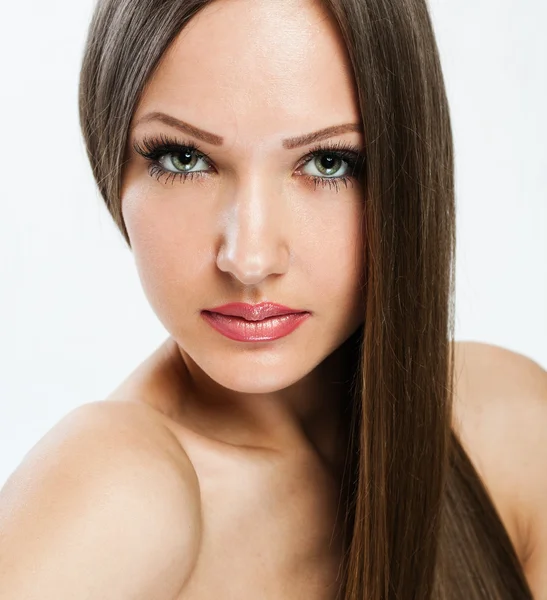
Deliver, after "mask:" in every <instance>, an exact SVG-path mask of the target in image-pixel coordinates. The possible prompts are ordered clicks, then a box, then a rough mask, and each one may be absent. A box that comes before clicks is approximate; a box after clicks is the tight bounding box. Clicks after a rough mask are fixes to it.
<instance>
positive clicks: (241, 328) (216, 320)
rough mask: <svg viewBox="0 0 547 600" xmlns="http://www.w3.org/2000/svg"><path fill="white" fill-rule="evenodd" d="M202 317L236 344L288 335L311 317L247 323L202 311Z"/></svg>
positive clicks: (289, 316) (299, 315)
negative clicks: (236, 342)
mask: <svg viewBox="0 0 547 600" xmlns="http://www.w3.org/2000/svg"><path fill="white" fill-rule="evenodd" d="M201 315H202V317H203V318H204V319H205V320H206V321H207V322H208V323H209V324H210V325H211V326H212V327H213V328H214V329H216V330H217V331H218V332H219V333H222V335H224V336H226V337H227V338H230V339H231V340H236V341H238V342H268V341H271V340H276V339H278V338H281V337H284V336H286V335H289V333H291V332H292V331H294V330H295V329H296V328H297V327H298V326H299V325H300V324H301V323H302V322H303V321H305V320H306V319H307V318H308V317H310V316H311V314H310V313H308V312H303V313H292V314H285V315H281V316H278V317H267V318H266V319H262V320H260V321H247V320H246V319H243V318H242V317H234V316H229V315H222V314H220V313H216V312H209V311H206V310H204V311H202V312H201Z"/></svg>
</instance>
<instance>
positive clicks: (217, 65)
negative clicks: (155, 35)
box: [134, 0, 360, 144]
mask: <svg viewBox="0 0 547 600" xmlns="http://www.w3.org/2000/svg"><path fill="white" fill-rule="evenodd" d="M150 111H162V112H166V113H168V114H171V115H173V116H175V117H178V118H180V119H183V120H185V121H189V122H191V123H193V124H195V125H196V126H198V127H200V128H203V129H206V130H209V131H214V132H215V133H218V135H222V136H225V137H226V138H227V139H229V140H235V138H236V135H237V139H238V140H241V141H242V143H251V144H258V143H269V142H271V143H275V142H276V141H277V140H278V139H279V138H281V137H285V136H286V135H287V134H290V133H292V132H295V133H301V132H306V131H311V130H314V129H319V128H321V127H328V126H331V125H335V124H339V123H346V122H350V121H353V122H359V121H360V114H359V110H358V105H357V102H356V92H355V85H354V82H353V76H352V73H351V68H350V63H349V59H348V56H347V50H346V48H345V45H344V42H343V40H342V38H341V36H340V34H339V32H338V30H337V28H336V25H335V24H334V22H333V21H332V19H331V18H330V16H329V15H328V13H326V12H325V11H324V9H323V8H322V7H321V6H320V5H319V3H318V2H316V1H313V0H275V2H272V0H216V1H214V2H212V3H211V4H209V5H208V6H206V8H205V9H204V10H202V11H201V12H200V13H198V14H197V15H196V16H195V17H194V18H193V19H192V20H191V21H190V22H189V24H188V25H187V26H186V27H185V29H184V30H183V31H182V32H181V33H180V34H179V36H178V37H177V38H176V40H175V42H174V43H173V44H172V46H171V47H170V48H169V50H168V51H167V52H166V54H165V55H164V57H163V59H162V61H161V63H160V66H159V68H158V70H157V71H156V72H155V74H154V76H153V78H152V79H151V80H150V82H149V84H148V86H147V89H146V90H145V93H144V95H143V97H142V100H141V103H140V105H139V107H138V108H137V111H136V113H135V116H134V120H138V119H139V118H140V117H141V116H142V115H143V114H145V113H148V112H150Z"/></svg>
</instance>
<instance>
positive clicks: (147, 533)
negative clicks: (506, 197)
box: [0, 0, 547, 600]
mask: <svg viewBox="0 0 547 600" xmlns="http://www.w3.org/2000/svg"><path fill="white" fill-rule="evenodd" d="M80 92H81V94H80V114H81V123H82V129H83V134H84V138H85V141H86V146H87V149H88V155H89V158H90V161H91V165H92V168H93V172H94V175H95V178H96V181H97V184H98V186H99V189H100V191H101V193H102V196H103V198H104V200H105V202H106V203H107V206H108V208H109V210H110V212H111V214H112V216H113V218H114V220H115V222H116V223H117V225H118V227H119V228H120V231H121V233H122V234H123V235H124V237H125V240H126V241H127V243H128V245H129V247H130V248H131V250H132V252H133V254H134V256H135V260H136V264H137V269H138V272H139V275H140V277H141V281H142V283H143V287H144V290H145V292H146V295H147V297H148V299H149V301H150V304H151V306H152V308H153V309H154V311H155V312H156V314H157V315H158V317H159V319H160V320H161V322H162V323H163V325H164V326H165V328H166V329H167V331H168V332H169V334H170V337H169V338H168V339H167V340H166V342H165V343H164V344H163V345H162V346H161V347H160V348H158V349H157V350H156V351H155V352H154V353H153V354H152V355H151V356H150V358H149V359H148V360H147V361H145V362H144V363H143V364H142V365H139V367H138V368H137V369H136V370H135V371H134V372H133V373H132V374H131V376H130V377H128V378H127V379H126V380H125V381H124V382H123V384H122V385H120V387H119V388H118V389H116V390H115V391H114V392H113V393H112V394H111V395H110V396H109V398H108V399H107V401H106V402H98V403H93V404H89V405H85V406H82V407H80V408H78V409H77V410H76V411H73V412H72V413H71V414H70V415H68V416H67V417H66V418H65V419H63V421H62V422H61V423H60V424H59V425H58V426H57V427H56V428H54V430H52V432H50V434H48V436H46V438H45V439H44V441H43V442H42V443H41V444H40V445H39V446H38V448H37V449H34V450H33V452H32V453H31V454H30V455H29V458H28V459H27V461H26V462H25V464H24V465H23V466H22V467H21V468H20V470H19V471H18V477H14V478H13V480H12V481H11V482H10V484H9V485H8V486H7V489H6V491H5V492H4V507H11V508H10V511H11V512H10V513H9V514H10V519H9V520H8V519H6V521H7V525H6V527H5V530H6V537H5V539H6V540H9V547H10V549H12V550H13V549H15V550H14V553H13V559H12V560H11V563H10V569H9V571H8V570H7V569H6V577H5V578H4V583H3V584H0V592H2V593H1V594H0V595H1V597H2V598H6V599H9V600H11V599H12V598H13V599H15V598H23V597H25V598H30V597H33V598H34V597H36V598H37V597H38V592H39V597H40V598H41V600H45V599H49V598H56V599H58V598H71V599H74V598H84V597H85V598H97V599H99V598H100V599H101V600H102V599H105V598H113V599H114V598H116V599H118V600H119V599H123V598H132V599H135V598H142V599H143V600H144V599H152V598H153V599H154V600H162V599H163V598H165V599H166V600H167V599H173V598H180V599H181V600H182V599H184V600H204V599H210V598H234V599H236V598H237V599H242V600H245V599H250V598H252V599H256V598H263V599H267V600H273V599H275V600H281V599H283V600H293V599H294V600H296V599H298V600H300V599H309V600H316V599H317V600H319V599H321V600H323V599H325V600H326V599H334V598H340V599H345V600H350V599H351V600H357V599H359V600H361V599H363V598H367V599H370V600H380V599H384V598H400V599H407V598H408V599H410V598H412V599H419V600H422V599H428V598H432V599H460V598H461V599H462V600H463V599H466V600H470V599H471V600H474V599H486V598H488V599H491V598H492V599H493V598H496V599H497V598H499V599H510V598H511V599H512V598H519V599H520V598H531V597H532V592H534V594H535V595H536V597H538V598H541V596H540V594H541V593H543V594H545V593H546V592H545V589H546V588H545V587H543V588H542V587H541V586H542V585H543V584H545V580H544V579H543V580H542V579H541V577H542V573H543V569H544V568H545V569H546V570H547V562H546V558H545V557H546V554H545V553H544V552H542V551H541V549H542V545H541V543H542V539H543V538H542V537H541V536H540V533H539V532H540V531H541V530H540V529H539V527H545V524H546V523H547V521H546V520H545V518H543V520H542V521H540V517H539V516H538V515H539V507H540V506H541V503H542V502H543V501H547V494H545V495H542V494H544V492H545V487H546V486H545V478H543V479H542V478H541V477H535V476H534V473H535V472H537V473H541V472H542V471H541V470H542V469H545V467H546V466H547V465H546V462H545V458H543V459H542V458H541V454H540V450H541V445H540V441H539V440H540V438H539V436H537V438H536V439H537V440H538V441H537V442H536V446H535V449H536V450H538V452H537V455H530V452H529V449H530V448H531V446H529V445H526V444H525V443H524V441H523V439H524V436H521V437H519V436H516V435H515V436H514V438H513V441H512V442H510V443H505V444H502V443H500V442H499V441H496V438H495V436H494V435H493V434H492V433H491V432H488V431H486V432H485V430H484V429H483V428H484V423H485V421H488V419H490V418H496V423H498V424H500V423H505V422H507V420H508V418H509V417H508V415H511V419H514V418H515V419H517V418H518V419H522V417H521V416H520V415H521V414H522V409H523V408H524V407H527V408H526V410H525V411H524V412H525V413H526V414H527V415H528V416H527V417H526V419H528V420H527V421H525V422H526V424H527V426H528V425H529V427H530V428H533V427H535V428H536V429H533V431H537V432H539V431H540V429H539V424H540V423H541V422H542V419H543V426H546V425H547V417H546V412H547V411H546V409H545V405H546V404H547V402H546V401H545V397H546V396H547V394H545V388H546V387H547V386H546V384H545V373H544V372H543V371H542V370H541V369H540V368H539V367H537V366H536V365H531V364H530V361H526V360H525V359H523V358H521V357H518V356H517V355H512V354H511V353H508V352H506V351H503V350H501V349H494V348H489V347H484V346H482V345H473V344H472V345H467V346H465V347H462V346H452V345H451V343H450V340H451V338H452V337H453V305H452V302H453V300H452V299H453V270H452V269H453V258H454V240H455V235H454V232H455V223H454V221H455V217H454V186H453V153H452V136H451V130H450V121H449V114H448V107H447V101H446V96H445V90H444V85H443V79H442V73H441V68H440V65H439V59H438V54H437V50H436V45H435V40H434V36H433V32H432V28H431V23H430V20H429V16H428V13H427V9H426V5H425V2H423V1H420V0H407V1H401V0H389V1H388V0H366V1H365V0H344V1H342V0H330V1H328V2H324V3H323V4H319V3H318V2H311V1H307V2H302V1H297V0H276V2H275V3H274V2H271V0H253V1H252V2H251V1H250V0H232V1H228V0H224V1H220V0H216V1H212V2H211V1H207V0H178V1H173V0H169V1H167V0H153V1H151V0H122V1H120V0H101V1H99V3H98V5H97V8H96V11H95V14H94V18H93V21H92V24H91V28H90V33H89V38H88V42H87V46H86V52H85V56H84V62H83V68H82V74H81V90H80ZM242 303H244V304H243V305H242ZM279 305H282V306H279ZM453 347H454V348H455V351H454V352H453V351H452V348H453ZM454 367H456V368H454ZM492 370H494V371H495V372H496V377H497V378H498V380H497V381H495V382H494V383H492V382H490V381H489V379H488V378H489V377H490V375H491V372H492ZM502 377H507V380H502ZM519 377H520V380H519V379H518V378H519ZM508 381H519V393H521V394H522V395H521V398H525V401H524V403H523V402H522V401H521V403H520V404H519V409H520V412H517V411H513V412H511V408H510V407H511V403H510V401H509V400H508V401H507V402H506V403H505V405H504V406H505V408H504V409H503V410H502V409H500V407H499V403H497V404H495V403H494V402H489V400H490V399H493V398H497V397H499V395H498V388H504V389H507V382H508ZM521 383H522V385H520V384H521ZM541 386H543V387H541ZM543 394H545V396H544V395H543ZM511 397H513V396H511ZM519 400H520V398H519ZM532 407H533V408H532ZM532 416H533V418H532ZM503 418H505V421H504V420H503ZM516 422H517V421H513V423H516ZM518 422H519V423H522V422H523V421H522V420H520V421H518ZM481 428H482V429H481ZM508 430H509V427H507V431H508ZM513 431H516V432H520V431H521V428H518V427H515V429H514V430H513ZM528 431H532V429H529V430H528ZM460 441H461V442H462V444H460ZM464 448H465V450H464ZM544 450H545V445H543V451H544ZM468 454H469V456H470V457H471V458H473V461H470V460H469V458H468V456H467V455H468ZM509 456H512V457H513V458H512V459H511V460H510V459H509V458H508V457H509ZM521 456H523V457H526V458H527V460H528V464H530V465H532V464H533V467H531V466H530V467H528V468H527V470H526V471H525V475H526V477H524V476H523V475H519V468H520V467H519V466H518V463H517V457H521ZM542 460H543V462H542ZM473 464H475V465H477V466H479V465H480V469H479V473H478V472H477V471H476V470H475V468H474V466H473ZM499 465H502V466H501V467H500V466H499ZM505 473H509V474H510V476H509V477H508V478H505V477H503V476H502V475H504V474H505ZM27 480H32V481H33V487H32V491H27V492H23V491H22V489H23V482H25V481H27ZM36 481H38V482H36ZM521 483H522V484H523V485H524V487H522V486H521V488H520V490H521V493H520V496H519V497H520V498H521V503H520V504H519V505H518V507H517V505H516V501H514V499H513V496H512V495H511V494H512V493H514V492H513V491H512V490H514V488H515V486H516V485H517V484H518V485H520V484H521ZM61 488H62V490H63V493H62V494H61V493H60V492H59V490H60V489H61ZM23 494H25V495H23ZM53 494H55V496H54V497H55V498H57V501H56V502H55V503H54V504H53V505H49V507H48V510H47V513H46V509H42V508H40V506H43V505H44V504H45V503H46V501H47V500H48V498H50V497H52V495H53ZM60 498H62V500H60ZM523 498H524V499H527V500H526V501H525V500H523ZM23 499H24V501H23ZM23 504H24V505H25V506H26V507H27V508H26V509H25V510H26V512H25V510H24V509H22V508H19V507H20V506H22V505H23ZM97 505H98V507H97ZM29 506H30V507H31V509H29V508H28V507H29ZM524 507H527V510H528V512H526V513H524V512H522V511H521V509H522V510H524ZM535 510H537V511H538V515H536V513H535V512H534V511H535ZM519 511H520V512H519ZM29 513H30V514H29ZM6 514H8V513H6ZM40 515H44V517H43V518H40ZM46 516H47V522H46ZM37 523H39V524H40V525H39V527H38V528H37ZM532 524H533V525H534V529H533V530H532V527H531V525H532ZM536 526H537V530H536ZM528 528H530V531H529V530H528ZM4 546H5V548H7V547H8V542H5V544H4ZM525 566H526V567H527V569H526V571H525V570H524V567H525ZM31 567H32V569H33V577H29V576H28V573H29V570H30V568H31ZM2 586H3V588H2ZM532 588H533V589H532Z"/></svg>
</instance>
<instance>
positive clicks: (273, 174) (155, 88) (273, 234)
mask: <svg viewBox="0 0 547 600" xmlns="http://www.w3.org/2000/svg"><path fill="white" fill-rule="evenodd" d="M158 113H162V114H163V115H169V120H168V119H166V118H164V119H163V120H161V119H160V118H154V117H153V115H154V114H158ZM175 120H179V121H182V122H184V123H186V124H189V125H191V128H189V127H186V128H185V127H184V126H183V125H179V126H178V127H177V126H176V125H175V124H174V123H175ZM345 124H353V125H354V127H348V128H347V129H346V130H345V132H338V133H335V134H334V135H332V136H331V137H328V138H325V139H317V138H316V139H309V140H300V142H302V145H300V144H299V143H297V142H298V140H297V141H294V140H293V142H291V143H289V142H284V140H286V139H288V138H299V137H301V136H306V135H308V134H310V133H312V132H317V131H318V130H323V129H325V128H329V127H332V126H340V125H345ZM360 127H361V126H360V113H359V109H358V104H357V100H356V94H355V89H354V83H353V80H352V75H351V72H350V67H349V61H348V58H347V55H346V51H345V47H344V45H343V42H342V40H341V38H340V37H339V35H338V33H337V31H336V29H335V28H334V26H333V25H332V23H331V21H330V20H329V19H328V18H327V15H326V13H324V12H322V10H321V9H319V8H318V7H317V5H316V3H313V2H309V3H308V2H302V1H301V0H276V2H272V1H271V0H261V1H259V0H232V1H229V2H226V1H223V2H213V3H212V4H210V5H209V6H207V7H206V8H205V9H204V10H203V11H202V12H201V13H199V14H198V15H197V16H196V17H195V18H193V20H192V21H191V22H190V23H189V25H188V26H187V27H186V29H185V30H184V31H182V33H181V34H180V35H179V37H178V38H177V39H176V41H175V43H174V44H173V45H172V47H171V48H170V49H169V51H168V52H167V53H166V55H165V56H164V59H163V61H162V63H161V65H160V67H159V70H158V71H157V72H156V73H155V75H154V77H153V79H151V81H150V82H149V85H148V87H147V89H146V91H145V94H144V96H143V97H142V100H141V102H140V105H139V106H138V109H137V110H136V113H135V115H134V118H133V121H132V130H131V136H130V140H129V145H128V151H129V152H130V157H131V158H130V161H129V162H128V163H127V166H126V170H125V172H124V179H123V186H122V210H123V217H124V219H125V223H126V227H127V231H128V233H129V237H130V240H131V246H132V250H133V254H134V257H135V261H136V264H137V268H138V272H139V275H140V278H141V281H142V284H143V288H144V291H145V293H146V295H147V297H148V300H149V302H150V303H151V305H152V307H153V309H154V311H155V312H156V314H157V316H158V318H159V319H160V320H161V322H162V323H163V325H164V326H165V327H166V329H167V330H168V332H169V333H170V335H171V336H172V337H173V338H174V340H175V341H176V342H177V344H178V345H179V347H180V348H181V349H182V350H183V351H184V352H185V353H187V355H188V356H189V357H191V359H192V360H193V361H194V362H195V364H197V365H198V366H199V367H200V368H201V369H202V370H203V371H204V372H205V373H207V374H208V375H209V376H210V378H211V379H213V380H214V381H215V382H217V383H218V384H220V385H222V386H224V387H226V388H229V389H231V390H234V391H240V392H248V393H267V392H272V391H276V390H281V389H283V388H286V387H287V386H289V385H291V384H293V383H295V382H297V381H299V380H300V379H302V378H303V377H305V376H306V375H308V374H309V373H310V372H312V371H313V370H314V369H315V367H317V366H318V365H319V364H320V363H321V362H322V361H323V360H324V359H325V358H327V357H328V356H329V355H330V354H331V353H332V352H333V351H334V350H336V349H337V348H338V347H339V346H340V345H341V344H342V343H343V342H344V341H345V340H346V339H347V338H348V337H349V336H350V335H351V334H352V333H354V332H355V330H356V329H357V328H358V327H359V325H360V324H361V323H362V321H363V306H362V300H361V297H362V296H361V291H360V284H361V283H362V281H361V274H362V272H363V261H364V256H363V240H362V237H361V216H362V209H363V203H364V199H363V187H362V185H361V184H359V182H358V175H357V172H356V171H357V170H359V169H360V168H361V169H362V167H361V166H360V165H361V162H359V160H360V155H359V154H355V151H357V152H358V153H361V156H362V152H363V150H364V147H363V143H364V140H363V136H362V133H361V130H360ZM192 128H194V129H193V131H194V133H195V132H196V131H198V130H199V132H202V131H205V132H209V133H207V134H202V135H192ZM157 138H159V139H160V141H161V138H168V139H169V140H170V141H174V142H176V143H177V144H179V145H181V146H187V145H188V144H192V145H194V146H195V147H196V148H197V150H195V151H190V153H189V154H187V153H186V152H185V150H184V149H182V150H180V151H179V153H178V154H177V153H176V152H175V153H174V154H168V153H165V152H164V154H163V155H162V156H160V157H157V156H156V162H155V163H153V162H151V161H150V160H148V159H146V158H144V157H143V156H141V155H140V154H138V153H137V152H136V151H135V150H134V149H133V145H134V144H138V146H139V147H140V149H141V151H146V150H147V144H146V142H145V140H148V143H150V140H154V139H157ZM317 145H320V146H321V147H322V148H327V150H324V149H323V150H322V154H318V155H317V156H316V157H315V158H305V157H306V155H307V154H308V153H309V152H310V150H312V149H314V147H315V146H317ZM333 145H334V146H335V147H336V146H338V147H339V146H340V145H343V146H344V147H354V150H351V151H350V152H349V154H346V155H345V158H342V159H340V158H339V157H337V156H336V155H333V154H332V151H331V152H330V153H329V151H328V148H329V147H332V146H333ZM204 154H205V155H206V156H207V158H205V157H204V156H203V155H204ZM355 160H357V161H358V162H357V166H356V167H355V172H354V173H352V172H353V169H352V165H353V163H354V162H355ZM361 160H362V159H361ZM162 168H163V169H165V170H164V171H162V170H161V169H162ZM188 172H190V173H191V175H190V176H189V177H188V178H186V179H183V176H184V175H188ZM314 177H315V178H317V179H316V180H314V179H313V178H314ZM263 301H270V302H276V303H279V304H283V305H286V306H289V307H291V308H293V309H297V310H302V311H308V312H309V313H311V316H310V317H309V318H307V319H306V320H305V321H304V322H303V323H302V324H301V325H300V326H299V327H297V328H296V329H295V330H294V331H293V332H292V333H290V334H289V335H286V336H284V337H281V338H279V339H276V340H273V341H267V342H264V341H263V342H241V341H235V340H232V339H229V338H227V337H225V336H224V335H222V334H221V333H219V332H218V331H217V330H216V329H214V328H213V327H212V326H211V325H210V324H209V323H208V322H207V321H206V320H205V319H204V318H203V316H202V311H204V310H206V309H210V308H212V307H216V306H219V305H223V304H226V303H229V302H248V303H251V304H255V303H259V302H263Z"/></svg>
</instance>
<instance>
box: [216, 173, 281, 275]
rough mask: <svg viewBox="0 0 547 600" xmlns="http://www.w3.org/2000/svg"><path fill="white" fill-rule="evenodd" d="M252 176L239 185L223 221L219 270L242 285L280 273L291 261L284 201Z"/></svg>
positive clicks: (261, 180) (264, 182) (262, 181)
mask: <svg viewBox="0 0 547 600" xmlns="http://www.w3.org/2000/svg"><path fill="white" fill-rule="evenodd" d="M272 189H273V188H272V186H271V185H270V186H269V190H268V184H267V182H266V181H264V179H260V177H259V176H257V175H256V173H255V175H254V176H251V177H250V178H249V181H247V182H242V181H240V182H239V183H238V186H237V188H236V190H235V193H233V195H232V197H231V198H230V203H229V207H228V208H227V213H225V214H224V218H223V219H222V222H223V225H222V243H221V245H220V248H219V251H218V255H217V266H218V268H219V269H220V270H221V271H223V272H225V273H229V274H230V275H231V276H232V277H233V278H235V279H237V280H238V281H239V282H241V283H243V284H245V285H256V284H258V283H260V282H261V281H263V280H264V279H266V278H267V277H268V276H269V275H271V274H278V275H280V274H283V273H285V272H286V271H287V269H288V266H289V262H290V247H289V239H288V235H289V230H290V228H289V218H290V217H289V214H288V207H287V205H286V199H283V198H282V195H281V193H280V192H275V193H273V192H272Z"/></svg>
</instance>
